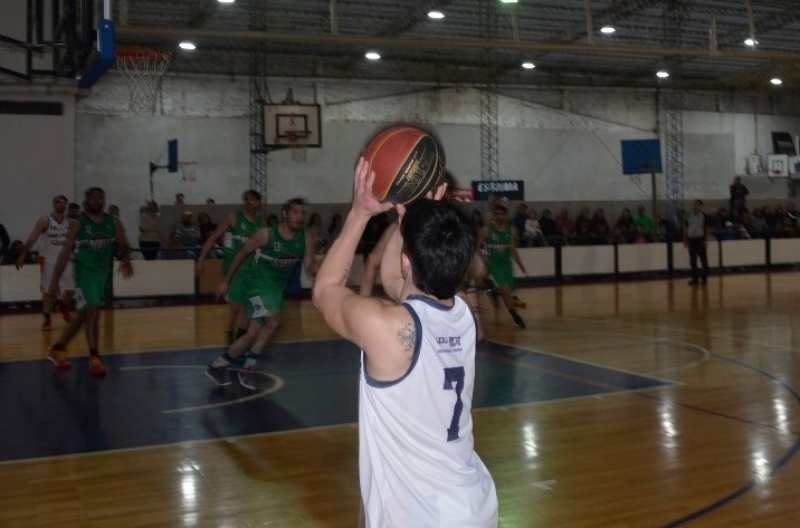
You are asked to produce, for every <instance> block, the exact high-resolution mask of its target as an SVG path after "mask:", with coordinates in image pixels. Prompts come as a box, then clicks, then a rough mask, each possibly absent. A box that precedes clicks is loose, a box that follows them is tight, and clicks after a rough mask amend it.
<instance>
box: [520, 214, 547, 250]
mask: <svg viewBox="0 0 800 528" xmlns="http://www.w3.org/2000/svg"><path fill="white" fill-rule="evenodd" d="M525 237H526V238H527V239H528V241H529V243H530V246H537V247H539V246H546V245H547V240H546V239H545V236H544V233H543V232H542V227H541V225H540V224H539V216H538V215H537V214H536V211H531V212H530V214H529V215H528V219H527V220H525Z"/></svg>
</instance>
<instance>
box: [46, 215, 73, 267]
mask: <svg viewBox="0 0 800 528" xmlns="http://www.w3.org/2000/svg"><path fill="white" fill-rule="evenodd" d="M67 231H69V219H68V218H67V217H66V216H65V217H64V219H63V220H62V221H61V222H57V221H56V219H55V218H53V216H52V215H48V216H47V230H46V231H45V232H44V233H42V236H41V237H40V239H39V247H40V251H39V253H40V254H41V255H42V257H44V259H45V261H47V260H50V259H52V260H53V261H55V259H57V258H58V254H59V253H60V252H61V248H63V247H64V242H66V241H67Z"/></svg>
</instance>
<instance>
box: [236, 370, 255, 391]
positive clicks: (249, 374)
mask: <svg viewBox="0 0 800 528" xmlns="http://www.w3.org/2000/svg"><path fill="white" fill-rule="evenodd" d="M258 376H259V374H258V369H257V368H256V366H255V365H251V366H249V367H245V368H243V369H242V370H240V371H239V384H240V385H241V386H242V387H244V388H245V389H250V390H257V389H258Z"/></svg>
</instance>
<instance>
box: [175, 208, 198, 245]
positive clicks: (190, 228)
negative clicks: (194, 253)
mask: <svg viewBox="0 0 800 528" xmlns="http://www.w3.org/2000/svg"><path fill="white" fill-rule="evenodd" d="M175 234H177V235H178V239H179V240H180V243H181V244H180V247H182V248H184V249H189V250H195V249H199V248H200V228H199V227H198V226H197V224H195V223H194V213H193V212H191V211H184V212H183V214H182V215H181V220H180V222H178V223H176V224H175V226H173V228H172V231H171V232H170V238H172V235H175Z"/></svg>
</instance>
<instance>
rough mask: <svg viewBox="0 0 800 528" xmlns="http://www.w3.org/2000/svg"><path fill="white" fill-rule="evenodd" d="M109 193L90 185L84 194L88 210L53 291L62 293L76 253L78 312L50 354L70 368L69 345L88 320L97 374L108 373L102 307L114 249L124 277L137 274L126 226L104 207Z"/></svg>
mask: <svg viewBox="0 0 800 528" xmlns="http://www.w3.org/2000/svg"><path fill="white" fill-rule="evenodd" d="M105 199H106V193H105V191H103V189H101V188H99V187H92V188H90V189H88V190H87V191H86V193H85V195H84V202H83V209H84V211H83V212H82V213H81V214H80V216H79V217H78V221H77V222H72V224H71V225H70V228H69V233H67V240H66V241H65V242H64V247H63V248H62V249H61V252H60V253H59V254H58V260H57V261H56V267H55V270H54V271H53V278H52V279H51V281H50V293H51V295H53V296H54V297H55V296H57V295H58V281H59V279H60V278H61V275H62V274H63V273H64V269H65V268H66V265H67V261H69V258H70V255H73V252H74V256H73V272H74V274H75V301H76V308H77V309H78V316H77V317H75V319H73V320H72V322H70V324H69V326H67V328H65V329H64V332H63V333H62V334H61V337H60V338H59V340H58V341H57V342H56V343H55V344H54V345H53V346H52V347H51V348H50V351H49V352H48V354H47V357H48V358H49V359H50V361H52V362H53V364H55V366H56V367H57V368H59V369H68V368H69V361H67V357H66V347H67V345H68V344H69V342H70V341H71V340H72V338H73V337H74V336H75V334H76V333H77V332H78V330H80V328H81V326H82V325H83V324H84V323H86V326H85V328H84V330H85V332H86V343H87V344H88V345H89V371H90V372H91V373H92V374H94V375H97V376H102V375H103V374H105V373H106V370H105V367H103V363H102V362H101V361H100V356H99V355H98V352H97V341H98V334H99V331H100V307H101V306H102V304H103V295H104V293H105V289H106V282H107V281H108V278H109V276H110V271H111V267H112V265H113V263H114V251H115V250H118V251H120V252H121V253H122V262H121V263H120V266H119V271H120V272H121V273H122V275H123V277H125V278H130V277H132V276H133V267H132V266H131V250H130V246H129V245H128V240H127V239H126V237H125V229H124V228H123V227H122V224H121V223H120V221H119V219H118V218H116V217H114V216H111V215H110V214H108V213H106V212H105V211H103V209H104V207H105Z"/></svg>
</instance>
